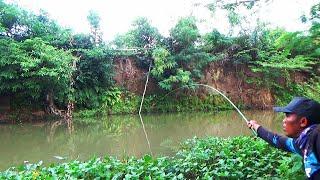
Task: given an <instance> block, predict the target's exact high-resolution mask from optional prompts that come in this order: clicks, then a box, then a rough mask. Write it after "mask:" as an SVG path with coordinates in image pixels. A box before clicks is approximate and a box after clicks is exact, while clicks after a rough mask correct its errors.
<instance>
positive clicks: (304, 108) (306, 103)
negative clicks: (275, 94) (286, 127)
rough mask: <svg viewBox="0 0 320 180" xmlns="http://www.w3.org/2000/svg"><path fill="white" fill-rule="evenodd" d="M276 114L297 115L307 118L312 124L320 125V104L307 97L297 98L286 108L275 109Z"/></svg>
mask: <svg viewBox="0 0 320 180" xmlns="http://www.w3.org/2000/svg"><path fill="white" fill-rule="evenodd" d="M273 110H274V111H276V112H284V113H295V114H297V115H299V116H304V117H306V118H307V119H308V120H309V121H310V122H311V124H319V123H320V104H319V103H318V102H317V101H315V100H312V99H308V98H305V97H295V98H293V99H292V101H291V102H290V103H289V104H288V105H287V106H284V107H274V108H273Z"/></svg>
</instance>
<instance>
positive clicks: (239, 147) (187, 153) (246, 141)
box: [0, 137, 304, 179]
mask: <svg viewBox="0 0 320 180" xmlns="http://www.w3.org/2000/svg"><path fill="white" fill-rule="evenodd" d="M297 158H298V159H299V157H298V156H294V155H293V156H290V155H289V154H287V153H285V152H281V151H278V150H276V149H274V148H272V147H270V146H269V145H268V144H266V143H265V142H263V141H261V140H257V139H252V138H251V137H235V138H231V139H221V138H213V137H212V138H206V139H198V138H194V139H190V140H188V141H186V142H185V143H183V144H182V146H181V150H180V151H178V153H177V154H176V156H174V157H158V158H153V157H151V156H149V155H145V156H143V157H142V158H140V159H137V158H133V157H132V158H124V159H122V160H118V159H117V158H115V157H105V158H93V159H91V160H89V161H86V162H80V161H77V160H75V161H71V162H68V163H62V164H55V165H54V164H52V165H50V166H48V167H42V166H41V164H42V163H41V162H39V163H38V164H27V165H23V166H21V167H18V168H10V169H8V170H7V171H4V172H1V173H0V179H51V178H53V179H56V178H57V179H60V178H62V179H95V178H98V179H101V178H102V179H123V178H126V179H141V178H143V179H154V178H156V179H195V178H200V179H210V178H214V179H225V178H228V179H229V178H236V179H238V178H239V179H247V178H249V179H271V178H273V179H291V178H292V177H295V179H304V174H303V171H302V163H301V161H300V160H298V159H297Z"/></svg>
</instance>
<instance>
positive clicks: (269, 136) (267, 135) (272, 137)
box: [248, 121, 300, 154]
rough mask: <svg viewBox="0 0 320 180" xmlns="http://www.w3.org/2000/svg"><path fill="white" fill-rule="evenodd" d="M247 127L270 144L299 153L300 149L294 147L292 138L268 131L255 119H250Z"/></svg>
mask: <svg viewBox="0 0 320 180" xmlns="http://www.w3.org/2000/svg"><path fill="white" fill-rule="evenodd" d="M248 127H249V128H252V129H254V130H255V131H256V132H257V134H258V137H260V138H262V139H263V140H265V141H266V142H268V143H269V144H271V145H272V146H274V147H276V148H279V149H282V150H284V151H288V152H293V153H299V154H300V151H299V149H298V148H297V147H296V145H295V143H294V141H293V139H292V138H287V137H284V136H280V135H278V134H276V133H273V132H271V131H268V130H267V129H265V128H264V127H262V126H261V125H259V124H258V123H257V122H256V121H250V122H249V123H248Z"/></svg>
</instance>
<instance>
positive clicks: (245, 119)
mask: <svg viewBox="0 0 320 180" xmlns="http://www.w3.org/2000/svg"><path fill="white" fill-rule="evenodd" d="M192 85H196V86H204V87H207V88H210V89H212V90H214V91H215V92H217V93H218V94H219V95H221V96H222V97H224V98H225V99H226V100H227V101H228V102H229V103H230V104H231V105H232V106H233V107H234V108H235V109H236V110H237V112H238V113H239V114H240V116H241V117H242V119H244V121H245V122H246V123H247V124H248V123H249V121H248V119H247V118H246V117H245V116H244V115H243V114H242V112H241V111H240V110H239V109H238V107H237V106H236V105H234V104H233V102H232V101H231V100H230V99H229V98H228V97H227V96H226V95H224V94H223V93H222V92H220V91H219V90H218V89H216V88H214V87H212V86H209V85H206V84H198V83H194V84H192ZM186 86H188V85H185V86H182V87H180V88H177V89H175V90H173V91H171V92H169V93H167V94H166V95H165V96H164V97H166V96H167V95H169V94H170V93H172V92H174V91H177V90H179V89H181V88H183V87H186ZM251 130H252V132H253V134H254V135H255V136H257V132H256V131H255V130H254V129H251Z"/></svg>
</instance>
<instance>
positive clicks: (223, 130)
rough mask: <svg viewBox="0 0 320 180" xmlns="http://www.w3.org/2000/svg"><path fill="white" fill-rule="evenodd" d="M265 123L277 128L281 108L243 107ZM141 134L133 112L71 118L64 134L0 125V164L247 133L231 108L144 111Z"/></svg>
mask: <svg viewBox="0 0 320 180" xmlns="http://www.w3.org/2000/svg"><path fill="white" fill-rule="evenodd" d="M243 113H244V114H245V116H246V117H247V118H248V119H256V120H257V121H258V122H260V123H261V124H262V125H264V126H265V127H267V128H269V129H272V130H274V131H276V132H279V133H281V124H282V118H283V115H282V114H276V113H274V112H272V111H244V112H243ZM142 117H143V121H144V124H145V130H146V133H147V137H148V139H149V142H150V148H149V146H148V143H147V141H146V134H145V133H144V131H143V129H142V125H141V122H140V119H139V116H138V115H123V116H106V117H100V118H96V119H90V120H91V121H92V120H93V121H95V123H77V122H79V121H86V119H76V120H75V123H74V129H75V130H74V132H73V133H72V134H71V135H70V134H69V133H68V131H67V129H66V126H65V125H57V123H54V122H46V123H29V124H15V125H0V142H1V145H0V153H1V156H0V170H5V169H7V168H9V167H11V166H18V165H21V164H23V162H24V161H28V162H30V163H37V162H39V161H41V160H42V161H43V162H44V164H46V165H48V164H50V163H57V162H65V161H70V160H74V159H78V160H86V159H89V158H91V157H94V156H105V155H112V156H117V157H119V158H122V157H127V156H136V157H140V156H142V155H144V154H146V153H149V154H150V153H151V152H152V154H153V155H155V156H171V155H174V154H175V152H176V151H177V149H178V148H179V144H180V143H181V142H183V141H184V140H186V139H188V138H193V137H195V136H196V137H206V136H217V137H234V136H240V135H245V136H248V135H252V132H251V131H250V130H249V129H248V128H247V126H246V123H245V121H244V120H243V119H242V118H241V117H240V116H239V114H238V113H237V112H236V111H223V112H197V113H194V112H193V113H170V114H145V115H143V116H142Z"/></svg>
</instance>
